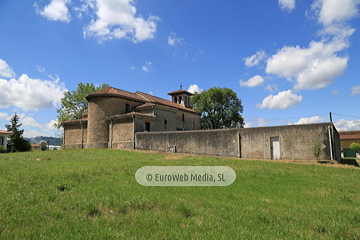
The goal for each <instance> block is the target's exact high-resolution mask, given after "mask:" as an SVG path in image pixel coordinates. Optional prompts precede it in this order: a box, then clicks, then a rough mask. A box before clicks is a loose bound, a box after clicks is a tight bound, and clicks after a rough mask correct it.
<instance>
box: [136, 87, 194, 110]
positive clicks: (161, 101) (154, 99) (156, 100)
mask: <svg viewBox="0 0 360 240" xmlns="http://www.w3.org/2000/svg"><path fill="white" fill-rule="evenodd" d="M135 94H138V95H139V96H142V97H144V98H145V99H149V101H150V102H153V103H158V104H160V105H165V106H169V107H173V108H177V109H181V110H184V111H188V112H192V113H197V112H196V111H195V110H193V109H191V108H187V107H184V106H183V105H181V104H178V103H174V102H171V101H169V100H165V99H163V98H159V97H155V96H153V95H150V94H146V93H143V92H139V91H136V92H135Z"/></svg>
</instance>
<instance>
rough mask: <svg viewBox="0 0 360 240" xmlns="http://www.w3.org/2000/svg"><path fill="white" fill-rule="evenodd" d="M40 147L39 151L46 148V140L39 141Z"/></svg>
mask: <svg viewBox="0 0 360 240" xmlns="http://www.w3.org/2000/svg"><path fill="white" fill-rule="evenodd" d="M40 149H41V151H45V150H47V146H46V142H41V143H40Z"/></svg>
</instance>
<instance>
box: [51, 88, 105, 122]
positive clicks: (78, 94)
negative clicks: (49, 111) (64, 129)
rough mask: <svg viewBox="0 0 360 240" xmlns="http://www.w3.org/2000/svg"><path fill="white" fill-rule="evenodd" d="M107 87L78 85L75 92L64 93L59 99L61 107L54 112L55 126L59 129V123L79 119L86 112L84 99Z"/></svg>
mask: <svg viewBox="0 0 360 240" xmlns="http://www.w3.org/2000/svg"><path fill="white" fill-rule="evenodd" d="M108 86H109V85H107V84H103V85H101V86H99V87H96V86H95V85H94V84H93V83H85V84H84V83H79V84H78V87H77V89H76V90H75V91H71V92H69V91H67V92H65V93H64V97H63V98H62V99H61V107H60V108H59V109H57V110H56V111H57V113H58V116H57V123H56V124H55V126H56V127H57V128H60V127H61V122H64V121H71V120H76V119H80V118H81V116H82V114H84V113H87V110H88V102H87V100H86V98H85V97H86V96H87V95H89V94H90V93H93V92H96V91H99V90H101V89H104V88H106V87H108Z"/></svg>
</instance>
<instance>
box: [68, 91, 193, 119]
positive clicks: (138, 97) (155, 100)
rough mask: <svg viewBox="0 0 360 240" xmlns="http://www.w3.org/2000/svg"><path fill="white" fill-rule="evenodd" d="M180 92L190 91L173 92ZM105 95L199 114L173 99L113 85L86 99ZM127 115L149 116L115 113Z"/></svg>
mask: <svg viewBox="0 0 360 240" xmlns="http://www.w3.org/2000/svg"><path fill="white" fill-rule="evenodd" d="M180 92H186V93H189V92H187V91H185V90H177V91H174V92H171V93H180ZM189 94H191V93H189ZM103 95H110V96H111V95H113V96H120V97H124V98H128V99H132V100H135V101H138V102H142V103H143V104H141V105H140V106H137V107H136V108H135V109H138V108H143V107H149V106H162V107H168V108H172V109H180V110H183V111H187V112H191V113H195V114H198V112H196V111H195V110H193V109H191V108H187V107H185V106H183V105H181V104H178V103H174V102H172V101H169V100H166V99H163V98H159V97H155V96H153V95H150V94H146V93H143V92H139V91H136V92H135V93H131V92H127V91H124V90H121V89H117V88H113V87H107V88H104V89H102V90H100V91H97V92H94V93H91V94H89V95H88V96H86V99H89V98H90V97H93V96H103ZM127 115H144V116H149V115H147V114H143V113H137V112H132V113H126V114H120V115H115V116H127ZM112 117H114V116H112ZM87 120H88V118H83V119H77V120H73V121H65V122H62V123H72V122H82V121H87Z"/></svg>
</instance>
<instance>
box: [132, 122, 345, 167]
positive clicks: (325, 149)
mask: <svg viewBox="0 0 360 240" xmlns="http://www.w3.org/2000/svg"><path fill="white" fill-rule="evenodd" d="M272 137H278V138H279V147H280V158H281V159H316V158H315V157H314V155H313V151H312V150H313V146H314V144H315V143H316V142H319V143H320V146H321V152H320V156H319V159H325V160H330V159H331V154H332V155H333V159H338V160H339V161H340V158H339V153H337V151H338V149H340V146H338V145H339V142H340V141H339V140H338V138H339V135H338V134H337V131H336V129H335V127H334V126H333V124H332V123H317V124H303V125H287V126H275V127H257V128H242V129H221V130H201V131H180V132H179V131H178V132H150V133H140V132H139V133H136V134H135V148H136V149H143V150H156V151H164V152H170V151H171V152H180V153H193V154H207V155H218V156H233V157H242V158H254V159H271V158H272V156H271V151H272V150H271V143H270V139H271V138H272ZM330 137H331V144H330ZM330 149H332V151H331V150H330Z"/></svg>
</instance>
